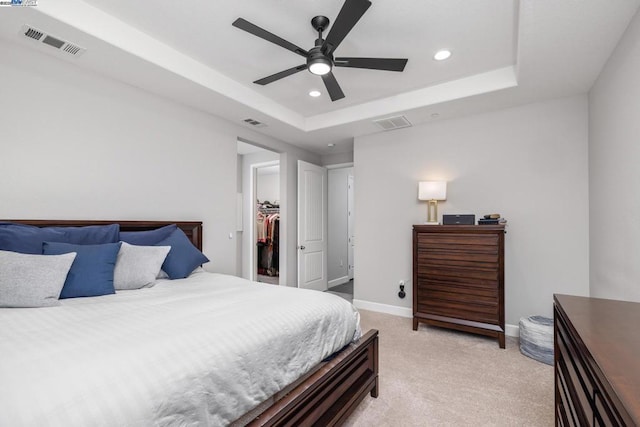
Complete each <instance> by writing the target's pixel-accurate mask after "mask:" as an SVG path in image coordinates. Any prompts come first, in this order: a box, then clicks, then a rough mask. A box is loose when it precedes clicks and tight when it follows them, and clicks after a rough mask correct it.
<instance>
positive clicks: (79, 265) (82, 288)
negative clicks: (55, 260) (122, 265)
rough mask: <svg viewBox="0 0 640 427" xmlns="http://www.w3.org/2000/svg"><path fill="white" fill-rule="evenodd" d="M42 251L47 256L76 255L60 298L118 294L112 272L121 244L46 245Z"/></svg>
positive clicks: (48, 243)
mask: <svg viewBox="0 0 640 427" xmlns="http://www.w3.org/2000/svg"><path fill="white" fill-rule="evenodd" d="M42 248H43V253H44V254H45V255H61V254H66V253H69V252H76V253H77V255H76V259H75V260H74V261H73V264H72V265H71V269H70V270H69V274H68V275H67V280H66V281H65V282H64V287H63V288H62V292H61V293H60V299H64V298H76V297H96V296H100V295H108V294H115V293H116V291H115V288H114V287H113V269H114V268H115V266H116V259H117V257H118V251H119V250H120V242H118V243H107V244H104V245H74V244H71V243H56V242H44V244H43V245H42Z"/></svg>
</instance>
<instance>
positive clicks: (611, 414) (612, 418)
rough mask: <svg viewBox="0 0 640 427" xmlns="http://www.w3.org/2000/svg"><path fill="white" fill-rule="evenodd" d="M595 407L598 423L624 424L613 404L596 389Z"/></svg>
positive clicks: (603, 424) (608, 424)
mask: <svg viewBox="0 0 640 427" xmlns="http://www.w3.org/2000/svg"><path fill="white" fill-rule="evenodd" d="M595 407H596V425H598V426H603V427H604V426H607V427H608V426H614V427H617V426H624V425H626V424H625V423H623V422H622V421H621V420H620V419H619V418H618V417H617V415H616V414H615V410H614V409H613V405H610V404H609V402H608V401H607V399H605V397H604V396H603V395H602V394H601V393H600V391H598V390H596V393H595Z"/></svg>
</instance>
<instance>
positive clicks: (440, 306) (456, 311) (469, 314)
mask: <svg viewBox="0 0 640 427" xmlns="http://www.w3.org/2000/svg"><path fill="white" fill-rule="evenodd" d="M418 312H419V313H425V314H437V315H438V316H445V317H451V318H454V319H465V320H471V321H474V322H480V323H488V324H491V325H500V313H499V310H498V307H497V306H493V307H492V306H484V305H479V304H469V303H463V302H458V303H456V302H451V301H446V300H439V299H425V298H419V299H418Z"/></svg>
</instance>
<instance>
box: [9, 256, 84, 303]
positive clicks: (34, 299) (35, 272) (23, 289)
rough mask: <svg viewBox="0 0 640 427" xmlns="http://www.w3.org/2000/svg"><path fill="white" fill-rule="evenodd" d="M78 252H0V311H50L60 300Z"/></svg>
mask: <svg viewBox="0 0 640 427" xmlns="http://www.w3.org/2000/svg"><path fill="white" fill-rule="evenodd" d="M75 258H76V253H75V252H70V253H68V254H64V255H30V254H20V253H17V252H10V251H0V307H51V306H54V305H60V302H59V301H58V297H59V296H60V291H62V287H63V286H64V281H65V280H66V278H67V273H69V269H70V268H71V264H73V260H74V259H75Z"/></svg>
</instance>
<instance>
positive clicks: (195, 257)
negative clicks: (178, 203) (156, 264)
mask: <svg viewBox="0 0 640 427" xmlns="http://www.w3.org/2000/svg"><path fill="white" fill-rule="evenodd" d="M155 246H171V250H170V251H169V254H168V255H167V258H166V259H165V260H164V263H163V264H162V270H163V271H164V272H166V273H167V275H168V276H169V278H170V279H184V278H185V277H187V276H189V275H190V274H191V272H192V271H193V270H195V269H196V268H197V267H199V266H201V265H202V264H204V263H207V262H209V258H207V257H206V256H205V255H204V254H203V253H202V252H200V251H199V250H198V248H196V247H195V246H193V243H191V240H189V238H188V237H187V235H186V234H184V231H182V230H180V229H179V228H176V229H175V230H174V231H173V233H171V235H169V237H167V238H166V239H164V240H162V241H160V242H158V243H156V244H155Z"/></svg>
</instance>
